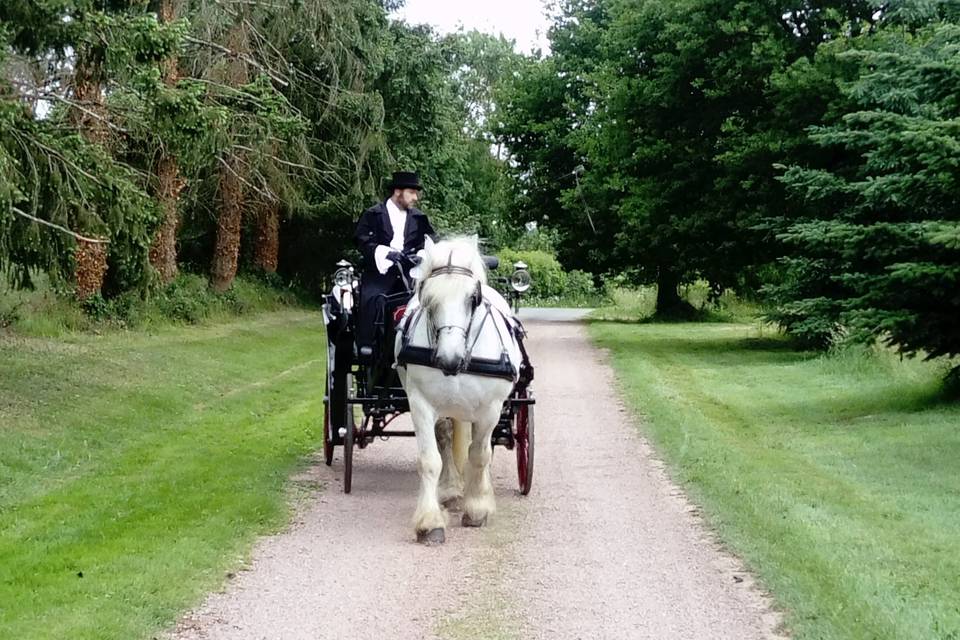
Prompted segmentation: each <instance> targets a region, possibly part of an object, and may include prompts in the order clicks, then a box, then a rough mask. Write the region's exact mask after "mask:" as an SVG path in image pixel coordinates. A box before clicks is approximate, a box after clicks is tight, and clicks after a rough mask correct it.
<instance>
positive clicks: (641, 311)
mask: <svg viewBox="0 0 960 640" xmlns="http://www.w3.org/2000/svg"><path fill="white" fill-rule="evenodd" d="M709 293H710V289H709V287H708V285H707V283H706V282H703V281H699V282H696V283H694V284H691V285H686V286H683V287H680V297H681V299H683V300H684V301H686V302H687V303H688V304H689V305H690V306H691V307H692V309H691V311H692V312H693V313H694V314H695V316H696V318H697V319H699V320H701V321H703V322H745V321H750V320H751V319H753V318H754V317H756V316H757V315H758V311H759V309H758V307H757V305H756V304H753V303H750V302H747V301H744V300H741V299H739V298H738V297H737V296H736V295H734V294H733V293H732V292H729V291H727V292H725V293H724V294H723V295H721V296H720V298H719V300H716V301H711V300H710V297H709ZM599 303H600V304H595V305H592V306H594V307H596V309H595V311H594V312H593V314H592V317H593V318H594V319H596V320H608V321H613V322H637V321H642V322H649V321H652V320H654V319H655V317H654V312H655V310H656V305H657V288H656V287H654V286H648V287H634V288H630V287H611V288H610V289H609V290H608V292H607V297H606V298H604V299H602V300H599Z"/></svg>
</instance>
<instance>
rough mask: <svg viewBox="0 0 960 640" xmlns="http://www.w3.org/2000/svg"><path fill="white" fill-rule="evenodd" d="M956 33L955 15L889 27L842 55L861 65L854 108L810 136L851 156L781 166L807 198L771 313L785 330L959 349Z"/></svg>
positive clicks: (853, 88)
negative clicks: (950, 20) (806, 213)
mask: <svg viewBox="0 0 960 640" xmlns="http://www.w3.org/2000/svg"><path fill="white" fill-rule="evenodd" d="M958 37H960V27H958V26H957V25H952V24H938V25H934V26H930V27H924V28H922V29H919V30H917V31H914V30H911V29H902V28H891V29H889V30H887V31H886V32H885V33H884V34H883V37H882V39H881V40H879V46H874V47H872V48H869V49H867V48H861V49H852V50H850V51H848V52H846V53H845V54H843V55H844V57H845V58H847V59H849V60H852V61H855V62H856V64H858V65H859V66H860V68H861V69H862V73H861V75H860V76H859V78H857V79H856V81H854V82H852V83H851V84H849V85H848V86H846V87H845V92H846V93H847V95H849V97H850V99H851V100H852V101H853V102H854V103H855V107H854V108H853V109H851V110H850V111H849V112H848V113H846V114H845V115H844V116H843V118H842V120H841V121H840V122H838V123H837V124H834V125H830V126H821V127H815V128H813V129H811V138H812V140H813V141H814V142H816V143H817V144H818V145H820V146H821V147H823V148H825V149H831V150H832V149H840V150H842V151H843V152H845V153H846V157H847V161H846V162H844V163H834V164H833V165H832V166H829V167H824V168H818V167H809V166H808V167H803V166H793V167H791V168H790V169H789V170H787V171H786V173H785V174H784V176H783V180H784V182H785V183H786V184H788V185H789V186H790V187H791V188H792V189H793V190H794V191H795V192H797V193H798V194H800V195H801V196H802V197H803V199H804V201H805V203H807V205H808V206H809V208H810V217H809V219H807V220H804V221H802V222H799V223H797V224H794V225H793V226H791V227H790V228H789V230H787V231H786V232H785V233H784V234H783V236H782V237H783V239H784V240H785V241H786V242H787V243H788V244H789V245H790V246H791V247H794V248H795V249H796V255H795V256H793V258H792V259H791V261H790V262H789V263H788V266H789V272H788V277H787V281H786V282H785V283H784V284H783V285H781V286H780V287H777V288H775V289H774V293H775V295H777V296H779V297H780V299H781V300H782V301H783V304H782V307H781V309H780V311H779V312H778V313H776V314H774V316H773V317H774V318H776V319H777V320H778V321H780V322H781V323H782V324H784V325H785V326H786V327H787V329H788V330H790V331H791V332H793V333H796V334H798V335H800V336H803V337H806V338H808V339H811V340H815V341H825V340H829V339H830V338H831V336H832V335H833V334H834V333H836V332H838V331H842V332H843V333H847V334H849V335H850V336H851V337H852V338H854V339H861V340H872V339H875V338H881V339H883V340H884V341H886V342H887V343H889V344H892V345H895V346H896V347H897V348H898V349H900V350H901V351H902V352H904V353H907V354H911V355H912V354H916V353H923V354H925V355H927V356H928V357H936V356H952V355H956V354H958V353H960V327H958V325H957V322H956V319H957V317H960V298H958V297H957V293H956V292H957V290H958V288H960V251H958V247H957V243H956V237H957V230H958V228H960V215H958V213H957V210H956V202H957V200H958V198H960V181H958V176H960V171H958V169H960V166H958V162H960V161H958V155H960V94H958V93H957V86H958V83H957V80H958V79H960V50H958V49H957V46H956V42H957V40H958Z"/></svg>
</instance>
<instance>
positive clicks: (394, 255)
mask: <svg viewBox="0 0 960 640" xmlns="http://www.w3.org/2000/svg"><path fill="white" fill-rule="evenodd" d="M387 260H389V261H390V262H400V261H401V260H403V254H402V253H400V252H399V251H391V252H390V253H388V254H387Z"/></svg>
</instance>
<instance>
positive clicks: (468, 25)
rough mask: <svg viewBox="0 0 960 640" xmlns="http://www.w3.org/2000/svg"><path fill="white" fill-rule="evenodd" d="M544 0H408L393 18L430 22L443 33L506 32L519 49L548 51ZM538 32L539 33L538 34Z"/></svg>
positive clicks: (528, 51) (412, 22) (414, 22)
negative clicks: (458, 30) (463, 31)
mask: <svg viewBox="0 0 960 640" xmlns="http://www.w3.org/2000/svg"><path fill="white" fill-rule="evenodd" d="M545 11H546V9H545V7H544V2H543V0H406V6H404V7H403V8H402V9H399V10H397V11H396V12H395V13H394V14H393V17H395V18H398V19H401V20H406V21H407V22H409V23H411V24H421V23H427V24H431V25H433V26H434V27H436V28H437V29H438V30H439V31H440V32H441V33H449V32H451V31H456V30H457V28H458V27H459V26H460V25H463V27H464V28H465V29H466V30H468V31H469V30H470V29H476V30H478V31H484V32H487V33H493V34H497V33H503V35H504V36H506V37H507V38H508V39H511V40H515V41H516V43H517V50H519V51H523V52H524V53H530V52H531V50H532V49H534V48H537V47H539V48H541V49H542V50H543V51H544V52H546V51H548V50H549V47H548V44H547V27H548V22H547V18H546V15H545ZM538 31H539V34H538Z"/></svg>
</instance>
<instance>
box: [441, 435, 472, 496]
mask: <svg viewBox="0 0 960 640" xmlns="http://www.w3.org/2000/svg"><path fill="white" fill-rule="evenodd" d="M460 424H461V425H462V424H463V423H460ZM468 426H469V425H468ZM457 427H458V425H457V423H456V422H454V421H453V420H451V419H450V418H444V419H442V420H438V421H437V426H436V430H437V444H438V445H439V447H440V458H441V459H442V460H443V470H442V471H440V488H439V490H438V492H439V498H440V504H442V505H443V506H444V507H446V508H447V509H450V510H451V511H462V510H463V477H462V476H461V475H460V467H461V465H458V464H457V459H456V446H457V436H458V432H457Z"/></svg>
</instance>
